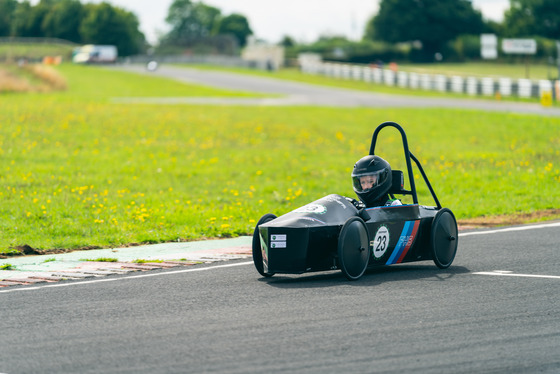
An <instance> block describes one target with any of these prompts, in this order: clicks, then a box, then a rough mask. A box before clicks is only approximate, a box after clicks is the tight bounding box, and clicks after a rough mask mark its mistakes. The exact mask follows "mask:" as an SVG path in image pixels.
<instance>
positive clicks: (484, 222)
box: [457, 209, 560, 230]
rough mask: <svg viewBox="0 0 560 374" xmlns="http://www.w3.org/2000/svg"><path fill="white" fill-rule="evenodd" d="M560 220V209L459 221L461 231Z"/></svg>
mask: <svg viewBox="0 0 560 374" xmlns="http://www.w3.org/2000/svg"><path fill="white" fill-rule="evenodd" d="M552 219H560V209H547V210H540V211H537V212H531V213H515V214H504V215H499V216H489V217H476V218H467V219H460V220H458V222H457V224H458V226H459V230H466V229H472V228H480V227H498V226H512V225H521V224H524V223H531V222H538V221H545V220H552Z"/></svg>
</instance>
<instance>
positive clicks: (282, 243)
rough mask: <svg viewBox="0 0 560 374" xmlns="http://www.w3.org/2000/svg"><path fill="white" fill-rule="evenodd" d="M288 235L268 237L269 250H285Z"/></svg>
mask: <svg viewBox="0 0 560 374" xmlns="http://www.w3.org/2000/svg"><path fill="white" fill-rule="evenodd" d="M287 240H288V235H286V234H273V235H270V248H286V242H287Z"/></svg>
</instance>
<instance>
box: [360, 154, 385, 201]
mask: <svg viewBox="0 0 560 374" xmlns="http://www.w3.org/2000/svg"><path fill="white" fill-rule="evenodd" d="M392 182H393V179H392V174H391V165H389V163H388V162H387V161H385V160H384V159H382V158H381V157H379V156H374V155H369V156H366V157H362V158H361V159H360V160H359V161H358V162H356V164H355V165H354V170H353V171H352V183H353V185H354V191H355V192H356V194H357V195H358V197H359V198H360V200H362V201H363V202H364V203H365V204H366V206H367V207H371V206H376V205H383V204H384V203H385V202H384V201H383V202H378V201H377V200H379V199H381V198H382V197H384V196H385V195H386V194H387V192H388V191H389V189H390V188H391V184H392Z"/></svg>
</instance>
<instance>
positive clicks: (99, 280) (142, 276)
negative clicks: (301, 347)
mask: <svg viewBox="0 0 560 374" xmlns="http://www.w3.org/2000/svg"><path fill="white" fill-rule="evenodd" d="M252 263H253V261H248V262H238V263H235V264H226V265H217V266H209V267H204V268H195V269H184V270H175V271H168V272H164V273H147V274H139V275H129V276H124V277H120V278H102V279H93V280H90V281H78V282H72V283H55V284H46V285H44V286H35V287H22V288H14V289H7V290H0V293H8V292H18V291H33V290H39V289H42V288H52V287H72V286H81V285H84V284H91V283H101V282H115V281H121V280H128V279H138V278H148V277H159V276H162V275H173V274H180V273H191V272H195V271H207V270H215V269H222V268H230V267H234V266H243V265H249V264H252Z"/></svg>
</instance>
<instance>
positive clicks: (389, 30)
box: [282, 0, 560, 62]
mask: <svg viewBox="0 0 560 374" xmlns="http://www.w3.org/2000/svg"><path fill="white" fill-rule="evenodd" d="M482 33H492V34H495V35H496V36H497V37H498V38H534V39H536V41H537V44H538V49H537V57H542V58H545V57H550V56H554V55H556V54H557V51H556V43H555V41H556V40H560V1H558V0H510V8H509V9H508V10H506V12H505V14H504V18H503V21H502V22H496V21H492V20H486V19H484V18H483V16H482V14H481V13H480V11H478V10H476V9H474V8H473V6H472V3H471V1H470V0H381V1H380V3H379V11H378V12H377V13H376V14H374V15H373V16H372V17H371V19H370V20H369V22H368V23H367V25H366V28H365V30H364V34H363V38H362V40H361V41H359V42H351V41H348V40H347V39H346V38H344V37H341V36H330V37H321V38H320V39H319V40H317V41H316V42H314V43H311V44H309V45H306V46H302V45H297V43H295V42H294V41H293V40H292V39H291V38H290V37H285V38H284V40H283V42H282V43H283V44H284V45H285V46H287V47H289V48H290V50H291V51H292V53H294V54H295V53H298V52H300V51H302V50H307V51H314V52H318V53H321V54H323V56H325V57H326V58H327V59H331V60H341V61H351V62H371V61H374V60H375V59H376V58H377V59H380V60H385V61H388V60H409V61H418V62H430V61H437V60H440V59H441V60H446V61H464V60H468V59H477V58H480V34H482Z"/></svg>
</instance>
